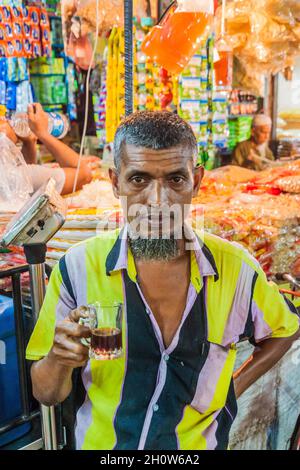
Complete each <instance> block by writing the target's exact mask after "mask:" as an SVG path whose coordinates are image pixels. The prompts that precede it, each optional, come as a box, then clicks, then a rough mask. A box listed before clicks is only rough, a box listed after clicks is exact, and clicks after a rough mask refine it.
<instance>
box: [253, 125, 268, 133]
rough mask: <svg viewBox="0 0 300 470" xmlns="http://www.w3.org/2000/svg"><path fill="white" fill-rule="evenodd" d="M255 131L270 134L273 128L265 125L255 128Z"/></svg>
mask: <svg viewBox="0 0 300 470" xmlns="http://www.w3.org/2000/svg"><path fill="white" fill-rule="evenodd" d="M254 129H256V130H257V131H260V132H269V131H270V130H271V126H268V125H265V126H255V127H254Z"/></svg>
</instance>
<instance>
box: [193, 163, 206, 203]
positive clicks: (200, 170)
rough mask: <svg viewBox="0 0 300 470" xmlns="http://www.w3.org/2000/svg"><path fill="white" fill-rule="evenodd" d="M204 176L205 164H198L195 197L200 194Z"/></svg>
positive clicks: (194, 189) (195, 170) (195, 176)
mask: <svg viewBox="0 0 300 470" xmlns="http://www.w3.org/2000/svg"><path fill="white" fill-rule="evenodd" d="M203 176H204V168H203V166H196V168H195V169H194V188H193V197H196V196H197V194H198V191H199V188H200V185H201V181H202V178H203Z"/></svg>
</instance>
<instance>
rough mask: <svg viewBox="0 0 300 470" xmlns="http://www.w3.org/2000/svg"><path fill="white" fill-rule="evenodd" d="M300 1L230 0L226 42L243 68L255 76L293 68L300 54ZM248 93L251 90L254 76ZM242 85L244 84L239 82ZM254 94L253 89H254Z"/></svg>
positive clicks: (219, 24) (219, 14)
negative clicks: (289, 67)
mask: <svg viewBox="0 0 300 470" xmlns="http://www.w3.org/2000/svg"><path fill="white" fill-rule="evenodd" d="M299 20H300V18H299V2H298V1H296V0H227V5H226V11H225V25H226V43H227V44H228V45H230V46H231V47H232V49H233V53H234V55H235V56H236V57H237V59H238V60H239V62H240V64H241V66H242V67H244V68H246V69H248V70H251V74H252V72H253V71H254V73H255V74H257V73H260V74H261V75H262V74H266V73H273V74H276V73H278V72H279V71H280V70H283V69H285V68H286V67H288V66H292V65H293V63H294V59H295V57H296V56H297V55H299V53H300V41H299V38H300V35H299V32H300V21H299ZM216 24H217V36H218V37H219V36H220V35H222V8H221V7H220V8H219V9H218V11H217V23H216ZM248 82H249V83H247V82H246V83H247V85H246V86H247V90H249V86H250V87H251V77H249V80H248ZM240 85H241V83H240ZM252 91H253V88H252Z"/></svg>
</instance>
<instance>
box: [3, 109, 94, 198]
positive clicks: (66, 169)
mask: <svg viewBox="0 0 300 470" xmlns="http://www.w3.org/2000/svg"><path fill="white" fill-rule="evenodd" d="M28 124H29V127H30V130H31V134H30V135H29V136H28V137H22V138H21V137H18V136H17V135H16V134H15V132H14V130H13V128H12V127H11V126H10V125H9V123H8V122H7V121H5V120H3V121H1V122H0V132H4V133H5V134H6V135H7V137H8V138H9V139H10V140H11V141H12V142H13V143H14V144H17V142H18V140H20V141H21V142H22V154H23V156H24V159H25V161H26V163H27V165H28V172H29V175H30V179H31V183H32V186H33V190H34V191H36V190H37V189H38V188H40V187H41V186H42V185H43V184H44V183H46V182H47V181H48V180H49V179H50V178H51V177H52V178H54V179H55V181H56V188H57V190H58V191H59V192H60V193H61V194H62V195H65V194H70V193H72V191H73V186H74V182H75V177H76V170H77V165H78V159H79V155H78V153H77V152H75V151H74V150H72V149H71V148H70V147H68V146H67V145H66V144H64V143H63V142H61V141H60V140H58V139H56V138H55V137H53V136H52V135H51V134H49V132H48V117H47V114H46V113H45V112H44V111H43V108H42V106H41V105H40V104H39V103H34V104H32V105H30V106H29V108H28ZM37 140H39V141H40V142H41V143H42V144H44V145H45V147H46V148H47V150H48V151H49V152H50V153H51V154H52V155H53V157H54V158H55V160H56V162H57V163H58V164H59V168H50V167H47V166H43V165H38V164H37V153H36V143H37ZM91 179H92V174H91V170H90V168H89V167H88V165H87V164H86V163H85V162H84V161H81V163H80V168H79V172H78V179H77V185H76V190H78V189H81V188H82V186H83V185H84V184H87V183H89V182H90V181H91Z"/></svg>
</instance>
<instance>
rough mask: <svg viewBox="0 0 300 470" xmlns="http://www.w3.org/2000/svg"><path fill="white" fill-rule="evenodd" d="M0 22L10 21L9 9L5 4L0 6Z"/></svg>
mask: <svg viewBox="0 0 300 470" xmlns="http://www.w3.org/2000/svg"><path fill="white" fill-rule="evenodd" d="M0 16H1V22H3V23H11V9H10V7H7V6H1V7H0Z"/></svg>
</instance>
